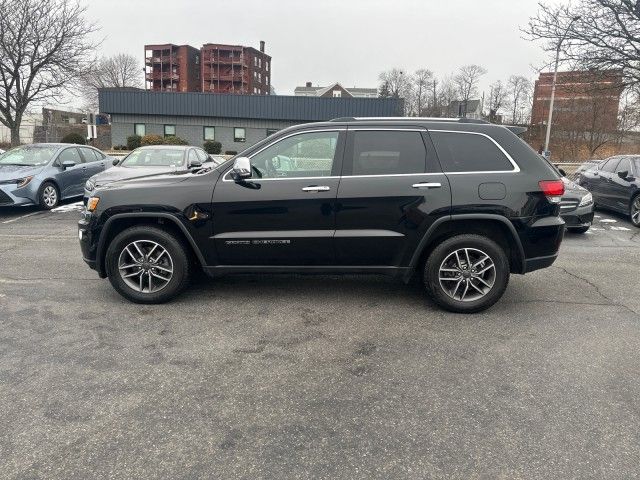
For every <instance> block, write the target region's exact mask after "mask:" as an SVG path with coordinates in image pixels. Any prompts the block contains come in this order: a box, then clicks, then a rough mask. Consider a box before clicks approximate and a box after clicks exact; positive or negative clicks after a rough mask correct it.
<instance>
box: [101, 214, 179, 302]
mask: <svg viewBox="0 0 640 480" xmlns="http://www.w3.org/2000/svg"><path fill="white" fill-rule="evenodd" d="M134 242H135V243H134ZM154 245H155V247H154ZM127 249H128V251H127ZM163 250H164V251H163ZM158 252H161V254H160V255H158ZM141 253H142V254H144V259H143V257H142V255H141ZM147 254H148V255H149V256H148V258H147ZM154 260H155V261H154ZM190 260H191V259H190V256H189V249H188V247H187V246H186V245H185V243H184V242H183V241H182V239H179V238H176V236H174V235H173V234H171V233H169V232H167V231H165V230H161V229H159V228H155V227H149V226H140V227H131V228H128V229H126V230H124V231H122V232H120V233H119V234H118V235H117V236H116V237H115V238H114V239H113V240H112V241H111V243H110V244H109V248H108V249H107V253H106V262H105V263H106V271H107V276H108V277H109V282H111V285H112V286H113V288H115V289H116V291H117V292H118V293H119V294H120V295H122V296H123V297H125V298H126V299H128V300H130V301H132V302H135V303H148V304H153V303H164V302H167V301H169V300H171V299H172V298H174V297H175V296H177V295H178V294H179V293H180V292H182V291H183V290H184V289H185V288H186V287H187V285H188V284H189V280H190V278H191V261H190ZM122 267H127V268H122ZM169 271H170V272H171V273H167V272H169ZM137 272H141V273H140V274H138V273H137ZM125 277H126V278H125ZM140 286H142V289H141V290H140V288H139V287H140ZM145 290H146V291H145Z"/></svg>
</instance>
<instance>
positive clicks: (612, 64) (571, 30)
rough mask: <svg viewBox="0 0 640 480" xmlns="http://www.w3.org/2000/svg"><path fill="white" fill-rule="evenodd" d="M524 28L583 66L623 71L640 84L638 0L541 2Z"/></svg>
mask: <svg viewBox="0 0 640 480" xmlns="http://www.w3.org/2000/svg"><path fill="white" fill-rule="evenodd" d="M538 6H539V9H538V13H537V15H536V16H535V17H533V18H531V19H530V20H529V23H528V25H527V26H526V27H525V28H523V32H524V33H525V35H526V36H527V37H528V38H529V39H531V40H541V41H543V42H545V45H544V47H545V49H546V50H549V51H552V50H553V51H555V50H556V49H557V48H558V47H559V46H560V53H561V55H562V58H563V59H564V60H565V61H568V62H569V63H571V64H573V65H575V66H576V67H577V68H581V69H594V70H599V71H604V70H611V69H614V70H622V72H623V74H624V78H625V85H639V84H640V3H639V2H638V1H637V0H577V1H575V2H573V3H569V4H549V5H547V4H544V3H539V4H538Z"/></svg>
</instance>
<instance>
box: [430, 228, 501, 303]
mask: <svg viewBox="0 0 640 480" xmlns="http://www.w3.org/2000/svg"><path fill="white" fill-rule="evenodd" d="M465 248H467V249H470V250H472V251H475V252H480V253H483V254H484V255H487V256H488V257H489V259H490V260H491V262H493V265H494V267H493V268H494V272H493V273H492V275H493V278H492V279H491V280H492V282H493V283H492V284H491V287H487V288H488V290H487V291H486V292H485V293H484V294H483V296H481V297H480V298H477V299H475V300H473V299H471V300H465V301H463V300H460V299H456V298H452V296H450V295H449V294H447V292H446V291H445V289H444V288H443V287H442V285H441V284H442V283H443V282H441V281H440V267H441V265H443V262H445V260H447V259H448V258H449V257H450V255H453V254H454V252H455V251H457V250H460V249H465ZM472 253H473V252H472ZM471 263H472V265H473V260H472V262H471ZM478 268H482V267H478ZM461 273H462V272H461ZM444 275H447V274H444ZM455 275H458V274H455ZM461 280H462V281H463V283H464V281H465V279H464V278H461ZM474 281H475V282H476V283H477V284H478V285H479V286H480V287H481V288H482V289H485V287H484V286H483V285H482V284H480V283H478V281H477V280H474ZM453 282H454V283H459V282H455V280H454V281H453ZM445 283H446V282H445ZM508 283H509V260H508V259H507V255H506V254H505V252H504V250H503V249H502V247H500V245H498V244H497V243H496V242H494V241H493V240H490V239H489V238H487V237H484V236H482V235H472V234H464V235H457V236H455V237H452V238H449V239H447V240H445V241H443V242H442V243H441V244H440V245H438V246H436V247H435V248H434V249H433V251H432V252H431V254H430V255H429V258H428V259H427V262H426V264H425V267H424V285H425V287H426V289H427V292H428V293H429V294H430V296H431V298H433V300H434V301H435V302H436V303H437V304H438V305H439V306H441V307H442V308H444V309H446V310H449V311H451V312H457V313H475V312H480V311H482V310H486V309H487V308H489V307H491V306H492V305H493V304H494V303H496V302H497V301H498V300H499V299H500V297H502V294H503V293H504V291H505V290H506V288H507V285H508ZM473 292H474V295H477V293H476V292H475V291H473ZM453 294H454V296H455V295H456V292H455V291H454V292H453ZM468 298H473V295H471V296H470V297H468Z"/></svg>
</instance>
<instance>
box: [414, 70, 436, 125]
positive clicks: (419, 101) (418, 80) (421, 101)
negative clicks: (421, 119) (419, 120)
mask: <svg viewBox="0 0 640 480" xmlns="http://www.w3.org/2000/svg"><path fill="white" fill-rule="evenodd" d="M412 80H413V88H414V92H415V95H414V100H415V102H416V115H418V116H420V115H422V111H423V110H424V109H425V108H426V107H427V104H428V102H429V94H430V89H429V86H430V85H431V83H432V82H433V72H432V71H431V70H428V69H426V68H421V69H419V70H416V72H415V73H414V74H413V79H412Z"/></svg>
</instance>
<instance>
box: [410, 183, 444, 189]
mask: <svg viewBox="0 0 640 480" xmlns="http://www.w3.org/2000/svg"><path fill="white" fill-rule="evenodd" d="M411 187H412V188H440V187H442V184H441V183H437V182H434V183H430V182H423V183H414V184H413V185H411Z"/></svg>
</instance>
